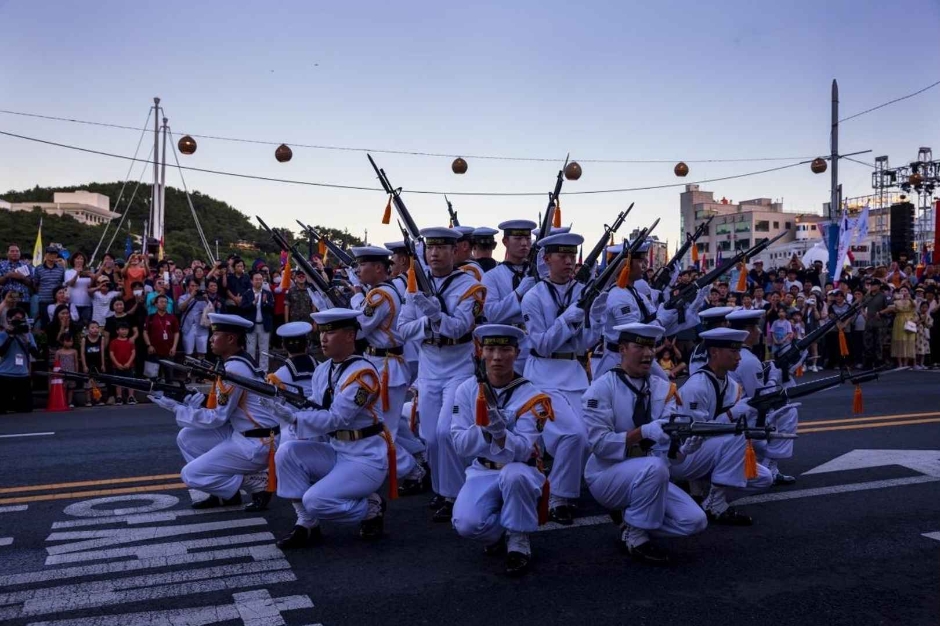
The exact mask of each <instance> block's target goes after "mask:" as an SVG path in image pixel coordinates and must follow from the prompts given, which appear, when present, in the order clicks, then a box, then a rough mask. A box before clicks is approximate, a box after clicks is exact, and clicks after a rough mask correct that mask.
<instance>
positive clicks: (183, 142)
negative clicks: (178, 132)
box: [176, 135, 196, 154]
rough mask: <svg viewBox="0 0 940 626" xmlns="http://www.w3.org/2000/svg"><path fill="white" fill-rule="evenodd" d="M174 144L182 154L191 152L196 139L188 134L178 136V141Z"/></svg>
mask: <svg viewBox="0 0 940 626" xmlns="http://www.w3.org/2000/svg"><path fill="white" fill-rule="evenodd" d="M176 145H177V147H178V148H179V149H180V152H182V153H183V154H192V153H193V152H195V151H196V140H195V139H193V138H192V137H190V136H189V135H183V136H182V137H180V140H179V143H177V144H176Z"/></svg>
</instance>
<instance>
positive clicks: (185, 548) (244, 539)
mask: <svg viewBox="0 0 940 626" xmlns="http://www.w3.org/2000/svg"><path fill="white" fill-rule="evenodd" d="M273 538H274V535H272V534H271V533H268V532H259V533H250V534H245V535H226V536H225V537H210V538H206V539H190V540H188V541H173V542H168V543H156V544H146V545H142V546H130V547H127V548H111V549H109V550H86V551H82V552H71V553H69V554H57V555H55V556H50V557H46V563H45V564H46V565H47V566H48V565H62V564H63V563H82V562H87V561H99V560H101V559H120V558H125V557H134V558H137V559H153V558H156V557H161V556H175V555H180V554H187V553H188V552H189V551H190V550H198V549H201V548H217V547H220V546H234V545H235V544H239V543H258V542H261V541H267V540H270V539H273ZM0 580H2V578H0Z"/></svg>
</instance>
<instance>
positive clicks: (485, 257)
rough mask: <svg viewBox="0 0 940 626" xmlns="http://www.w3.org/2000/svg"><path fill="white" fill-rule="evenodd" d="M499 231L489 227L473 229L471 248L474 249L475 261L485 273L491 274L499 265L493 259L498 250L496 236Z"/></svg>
mask: <svg viewBox="0 0 940 626" xmlns="http://www.w3.org/2000/svg"><path fill="white" fill-rule="evenodd" d="M498 234H499V231H498V230H496V229H495V228H490V227H488V226H480V227H479V228H474V229H473V234H472V235H471V236H470V247H471V248H472V249H473V260H474V261H476V262H477V263H479V264H480V267H482V268H483V271H484V272H489V271H490V270H492V269H493V268H494V267H496V266H497V265H499V264H498V263H497V262H496V259H494V258H493V250H495V249H496V235H498Z"/></svg>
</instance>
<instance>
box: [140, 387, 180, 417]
mask: <svg viewBox="0 0 940 626" xmlns="http://www.w3.org/2000/svg"><path fill="white" fill-rule="evenodd" d="M147 398H148V399H149V400H150V401H151V402H153V403H154V404H156V405H157V406H158V407H160V408H161V409H166V410H167V411H170V412H172V413H176V409H177V408H179V407H181V406H184V405H182V404H180V403H179V402H177V401H176V400H174V399H173V398H168V397H166V396H165V395H163V392H160V393H156V394H153V395H149V396H147Z"/></svg>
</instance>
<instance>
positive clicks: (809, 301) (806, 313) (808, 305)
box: [800, 292, 822, 372]
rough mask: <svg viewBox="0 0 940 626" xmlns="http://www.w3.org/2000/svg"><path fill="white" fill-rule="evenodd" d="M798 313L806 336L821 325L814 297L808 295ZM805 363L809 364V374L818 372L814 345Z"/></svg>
mask: <svg viewBox="0 0 940 626" xmlns="http://www.w3.org/2000/svg"><path fill="white" fill-rule="evenodd" d="M811 293H812V292H811ZM800 312H801V313H802V315H803V324H804V326H805V328H806V334H809V333H811V332H813V331H815V330H816V329H817V328H819V326H820V324H821V323H822V321H821V319H822V318H821V315H820V310H819V304H818V300H816V297H815V296H814V295H810V297H808V298H806V300H804V301H803V306H802V308H801V309H800ZM807 361H808V362H809V366H808V367H807V368H806V369H808V370H809V371H811V372H818V371H819V369H820V367H819V346H818V345H817V344H816V343H813V344H811V345H810V347H809V358H808V359H807Z"/></svg>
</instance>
